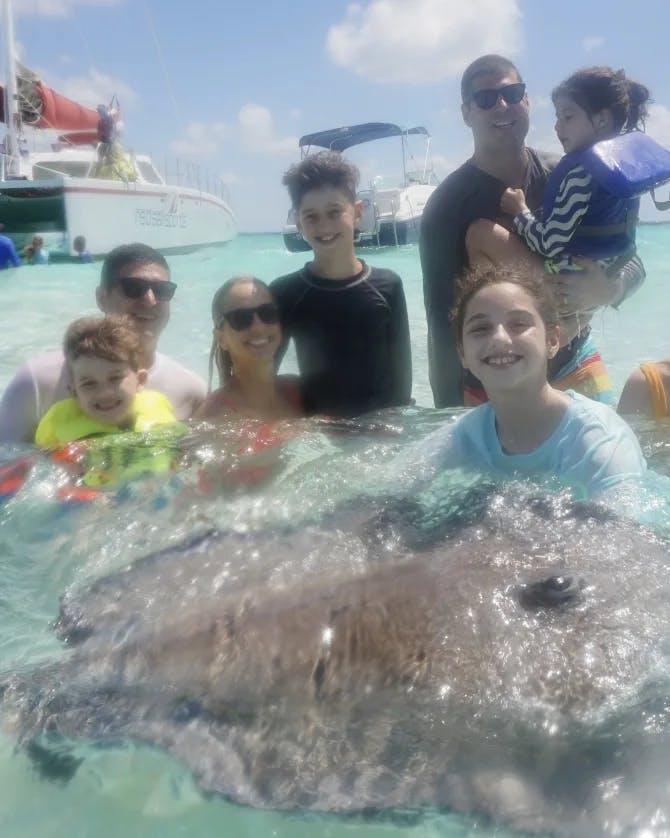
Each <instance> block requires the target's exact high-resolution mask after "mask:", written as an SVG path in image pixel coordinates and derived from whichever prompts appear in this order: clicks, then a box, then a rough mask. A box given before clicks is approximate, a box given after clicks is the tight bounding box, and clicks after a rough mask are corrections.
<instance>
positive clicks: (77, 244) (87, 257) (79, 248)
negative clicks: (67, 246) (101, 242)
mask: <svg viewBox="0 0 670 838" xmlns="http://www.w3.org/2000/svg"><path fill="white" fill-rule="evenodd" d="M72 249H73V250H74V252H75V253H76V254H77V261H78V262H82V263H86V264H88V263H90V262H92V261H93V256H92V254H91V252H90V250H87V249H86V238H85V237H84V236H75V237H74V241H73V242H72Z"/></svg>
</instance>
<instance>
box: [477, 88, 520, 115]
mask: <svg viewBox="0 0 670 838" xmlns="http://www.w3.org/2000/svg"><path fill="white" fill-rule="evenodd" d="M525 95H526V85H525V84H524V83H523V82H522V81H518V82H515V83H514V84H506V85H505V87H490V88H489V87H487V88H486V89H485V90H473V91H472V96H470V101H471V102H474V103H475V105H477V107H478V108H481V109H482V110H483V111H490V110H491V108H492V107H494V105H496V104H497V103H498V97H499V96H502V97H503V99H504V100H505V101H506V102H507V104H508V105H518V104H519V102H520V101H521V100H522V99H523V97H524V96H525Z"/></svg>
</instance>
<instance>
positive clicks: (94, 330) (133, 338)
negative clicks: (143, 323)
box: [63, 314, 141, 372]
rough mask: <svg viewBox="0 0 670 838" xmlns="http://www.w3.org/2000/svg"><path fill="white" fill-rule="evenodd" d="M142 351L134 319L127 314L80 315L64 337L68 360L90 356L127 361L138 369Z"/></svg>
mask: <svg viewBox="0 0 670 838" xmlns="http://www.w3.org/2000/svg"><path fill="white" fill-rule="evenodd" d="M140 351H141V344H140V339H139V336H138V334H137V332H136V330H135V329H133V326H132V324H131V322H130V319H129V318H128V317H127V316H125V315H123V314H108V315H107V316H106V317H80V318H79V319H78V320H75V321H74V322H73V323H70V325H69V327H68V330H67V332H66V333H65V337H64V339H63V354H64V355H65V360H66V361H67V363H68V364H71V363H72V362H73V361H76V360H77V358H81V357H82V356H86V357H91V358H103V359H104V360H105V361H112V362H113V363H117V364H127V365H128V366H129V367H130V369H132V370H133V371H135V372H137V370H138V369H139V368H140Z"/></svg>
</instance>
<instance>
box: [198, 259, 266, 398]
mask: <svg viewBox="0 0 670 838" xmlns="http://www.w3.org/2000/svg"><path fill="white" fill-rule="evenodd" d="M238 282H248V283H249V284H250V285H253V286H254V288H262V289H264V290H265V291H267V292H268V294H269V295H270V296H271V297H272V299H274V294H273V293H272V291H271V290H270V288H269V286H268V285H266V284H265V283H264V282H263V280H262V279H258V278H257V277H255V276H247V275H240V276H234V277H232V278H231V279H229V280H228V281H227V282H224V283H223V285H222V286H221V287H220V288H219V290H218V291H217V292H216V293H215V294H214V297H213V298H212V322H213V323H214V328H215V329H222V328H223V314H224V307H225V305H226V298H227V297H228V294H229V293H230V291H231V289H232V288H233V287H234V286H235V285H237V283H238ZM215 366H216V368H217V370H218V371H219V386H220V387H222V386H223V385H224V384H226V383H227V382H229V381H230V379H231V378H232V377H233V362H232V360H231V358H230V354H229V353H228V352H226V350H225V349H222V348H221V344H220V343H219V340H218V338H217V336H216V335H213V337H212V348H211V349H210V351H209V383H208V390H209V391H210V392H211V390H212V378H213V376H214V367H215Z"/></svg>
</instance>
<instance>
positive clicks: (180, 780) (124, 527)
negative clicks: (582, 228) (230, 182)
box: [0, 225, 670, 838]
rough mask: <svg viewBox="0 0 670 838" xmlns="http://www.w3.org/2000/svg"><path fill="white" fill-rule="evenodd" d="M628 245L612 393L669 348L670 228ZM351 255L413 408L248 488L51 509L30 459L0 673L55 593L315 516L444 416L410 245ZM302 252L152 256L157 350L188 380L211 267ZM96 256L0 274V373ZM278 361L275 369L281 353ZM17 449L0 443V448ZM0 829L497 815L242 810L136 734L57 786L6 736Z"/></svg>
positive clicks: (12, 532)
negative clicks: (169, 550) (171, 549)
mask: <svg viewBox="0 0 670 838" xmlns="http://www.w3.org/2000/svg"><path fill="white" fill-rule="evenodd" d="M638 243H639V249H640V252H641V255H642V258H643V260H644V263H645V266H646V268H647V280H646V283H645V284H644V286H643V287H642V288H641V290H640V291H639V292H638V294H637V295H635V296H634V297H633V298H632V299H630V300H629V301H627V302H626V303H625V304H624V305H623V306H622V307H621V310H620V311H607V312H605V313H603V314H602V315H598V317H597V318H596V319H595V321H594V324H593V329H594V336H595V340H596V342H597V345H598V347H599V348H600V350H601V352H602V354H603V357H604V358H605V360H606V362H607V364H608V367H609V370H610V374H611V377H612V380H613V384H614V388H615V391H616V392H617V394H618V393H619V392H620V390H621V387H622V386H623V383H624V381H625V379H626V376H627V375H628V374H629V373H630V372H631V371H632V369H633V368H634V367H635V366H636V365H637V364H638V363H639V362H640V361H642V360H644V359H651V358H662V357H666V356H668V355H670V334H669V331H668V323H669V322H670V294H668V292H667V289H666V282H667V281H668V280H669V279H670V268H669V267H668V265H669V264H670V225H656V226H643V227H641V228H640V230H639V233H638ZM364 258H366V259H368V260H369V261H370V262H371V263H373V264H375V265H378V266H380V267H387V268H391V269H393V270H395V271H397V272H398V273H399V274H400V275H401V276H402V278H403V280H404V285H405V292H406V296H407V302H408V310H409V316H410V329H411V335H412V350H413V365H414V391H413V394H414V397H415V400H416V407H415V408H412V409H409V410H407V411H404V412H398V413H393V414H391V415H390V416H388V417H385V418H384V419H383V420H381V429H382V433H379V434H375V433H371V434H368V435H365V434H364V435H362V436H360V435H352V438H351V440H347V439H342V438H340V439H339V440H337V441H336V442H333V439H332V438H331V437H329V435H328V434H327V433H322V432H320V430H319V429H318V428H316V429H311V430H309V431H307V432H306V433H305V434H304V435H303V437H302V438H301V439H300V440H297V441H296V442H295V443H292V444H291V445H290V446H287V449H286V451H284V452H283V454H282V457H283V460H282V469H281V473H280V475H279V477H278V479H277V480H275V481H273V482H272V483H271V484H270V485H269V486H268V487H267V488H265V489H263V490H261V491H254V492H243V491H242V492H237V493H235V494H233V495H230V496H217V497H212V498H202V497H190V496H188V495H186V496H184V495H183V494H180V493H179V492H178V491H176V490H174V488H173V487H172V486H170V485H167V484H166V485H160V486H152V487H146V486H145V487H143V488H142V489H141V490H139V489H138V491H137V493H136V494H135V496H134V497H133V499H132V502H130V503H128V502H126V503H110V504H108V505H104V504H94V505H91V506H82V507H81V508H70V507H63V506H62V504H59V503H58V502H56V501H55V500H54V489H55V486H56V484H57V483H58V480H59V477H58V474H57V473H56V472H55V470H54V468H53V467H52V466H51V465H50V464H49V463H48V462H47V461H42V460H40V461H37V462H36V463H35V466H34V468H33V471H32V473H31V475H30V477H29V478H28V481H27V483H26V485H25V487H24V488H23V489H22V491H21V492H20V493H19V495H17V496H16V497H15V498H13V499H12V500H10V501H9V502H7V503H5V504H4V505H2V506H0V671H7V670H11V669H13V668H15V667H17V666H27V665H30V664H31V663H34V662H36V661H39V660H43V659H45V658H49V657H51V656H57V655H58V654H61V650H60V644H59V642H58V641H57V640H56V639H55V637H54V636H53V633H52V630H51V624H52V622H53V620H54V618H55V616H56V614H57V611H58V601H59V596H60V595H61V594H62V592H63V591H65V590H67V589H70V588H72V587H76V586H78V585H81V584H83V583H85V582H86V581H87V580H90V579H93V578H96V577H97V576H100V575H102V574H104V573H107V572H109V571H111V570H113V569H115V568H119V567H123V566H125V565H126V564H128V563H129V562H130V561H132V560H133V559H134V558H136V557H139V556H142V555H144V554H146V553H148V552H151V551H152V550H156V549H159V548H162V547H165V546H169V545H171V544H175V543H177V542H179V541H180V540H181V539H182V538H184V537H185V536H187V535H189V534H193V533H197V532H201V531H202V530H204V529H207V528H208V527H211V526H222V527H223V526H225V527H245V528H250V527H251V528H259V529H263V528H265V527H267V526H269V525H271V524H272V523H275V522H277V521H285V520H291V519H295V517H296V516H297V515H305V514H310V513H311V514H313V515H315V516H318V515H319V514H320V512H322V511H323V510H328V509H330V508H332V506H333V505H334V504H336V503H337V502H338V501H340V500H342V499H343V498H346V497H353V496H355V495H356V494H357V493H358V492H360V491H362V490H365V489H366V488H371V487H375V486H376V485H378V484H379V483H380V482H381V481H383V475H384V464H385V463H386V462H387V461H388V459H389V458H390V457H391V456H393V454H395V453H397V452H399V451H400V450H401V449H402V447H403V446H404V445H406V443H407V441H408V440H412V439H416V438H419V437H420V436H422V435H423V434H425V433H426V432H428V431H429V430H431V429H432V428H434V427H436V425H438V424H440V423H442V422H444V421H449V420H450V418H451V416H452V414H451V413H450V412H448V411H436V410H434V409H433V408H432V399H431V395H430V387H429V384H428V371H427V362H426V325H425V319H424V311H423V300H422V290H421V272H420V266H419V258H418V250H417V248H416V247H415V246H408V247H404V248H400V249H397V250H394V249H390V248H388V249H379V250H376V251H375V250H372V251H367V252H366V253H365V254H364ZM304 260H305V255H304V254H289V253H287V252H286V251H285V250H284V248H283V246H282V242H281V237H280V236H278V235H242V236H239V237H238V239H237V240H236V241H234V242H232V243H231V244H229V245H227V246H225V247H222V248H211V249H206V250H202V251H199V252H197V253H193V254H188V255H176V256H172V257H170V259H169V261H170V264H171V267H172V272H173V278H174V280H175V281H176V282H177V283H178V285H179V289H178V292H177V295H176V297H175V299H174V301H173V304H172V317H171V321H170V324H169V326H168V328H167V330H166V332H165V334H164V336H163V338H162V340H161V349H162V350H163V351H164V352H166V353H167V354H170V355H172V356H174V357H175V358H177V359H179V360H181V361H182V362H183V363H185V364H186V365H187V366H189V367H190V368H192V369H194V370H196V371H198V372H199V373H201V374H202V375H203V376H206V371H207V359H208V353H209V347H210V337H211V321H210V315H209V306H210V301H211V298H212V296H213V294H214V291H215V290H216V289H217V288H218V287H219V285H221V284H222V283H223V282H224V281H225V280H227V279H228V278H229V277H231V276H233V275H235V274H239V273H250V274H254V275H256V276H259V277H261V278H263V279H265V280H271V279H272V278H274V277H275V276H278V275H280V274H283V273H287V272H289V271H291V270H294V269H295V268H297V267H299V266H300V265H301V264H302V263H303V261H304ZM98 276H99V264H98V265H96V264H94V265H53V266H46V267H29V268H22V269H19V270H16V271H13V272H6V273H2V274H0V300H2V305H0V387H2V386H4V385H5V384H6V382H7V381H8V380H9V378H10V377H11V375H12V373H13V371H14V370H15V368H16V367H17V366H18V365H19V364H20V363H21V362H22V361H23V360H25V359H26V358H27V357H29V356H31V355H33V354H35V353H37V352H40V351H42V350H44V349H48V348H52V347H55V346H57V345H59V343H60V340H61V338H62V334H63V332H64V329H65V327H66V325H67V324H68V323H69V322H70V321H71V320H72V319H74V318H75V317H77V316H80V315H81V314H83V313H87V312H93V311H95V307H94V292H95V287H96V285H97V282H98ZM286 369H287V370H288V371H293V370H294V369H295V367H294V360H293V359H292V357H291V356H290V355H289V356H288V358H287V362H286ZM666 427H667V426H666V425H665V424H663V423H660V424H656V423H650V422H639V423H636V429H637V430H638V432H639V434H640V437H641V439H642V442H643V446H644V448H645V451H646V453H647V454H648V456H649V458H650V462H651V463H652V465H653V466H654V467H655V468H656V469H657V470H658V471H659V472H661V473H663V474H666V475H667V474H670V454H669V450H668V449H669V447H670V433H668V432H667V431H666ZM24 453H26V450H25V449H24V448H22V447H13V446H6V447H5V448H4V449H0V462H6V461H9V460H11V459H12V458H14V457H16V456H17V455H20V454H24ZM658 485H659V487H660V488H659V489H658V492H659V495H658V513H657V518H658V521H657V522H658V525H659V528H660V529H662V530H663V531H666V532H670V524H669V523H668V520H667V519H666V516H667V514H668V513H667V511H666V509H667V507H668V506H670V503H669V502H670V491H668V490H667V489H666V488H664V487H665V486H667V485H668V484H666V483H664V482H663V481H660V482H659V484H658ZM0 788H2V794H0V835H2V838H19V836H21V838H24V836H40V838H48V837H49V836H54V837H55V836H59V837H60V836H68V838H69V836H77V837H78V838H79V837H81V838H83V836H94V835H95V836H100V838H107V837H108V836H109V838H111V836H117V835H124V836H127V838H131V836H161V838H164V837H165V838H172V836H181V835H198V836H200V835H203V836H205V835H225V836H226V838H238V837H239V838H241V836H278V837H279V838H282V837H283V836H286V838H288V836H291V838H294V837H295V838H300V836H305V837H306V836H316V837H317V838H345V836H350V835H362V836H365V838H381V836H384V837H385V838H392V837H395V836H397V838H401V837H402V838H410V836H412V838H432V836H438V835H439V836H464V835H466V836H467V835H474V834H477V835H480V836H482V835H483V836H493V835H495V836H504V835H507V834H508V833H507V832H506V831H505V830H504V829H503V828H501V827H499V826H491V825H486V824H484V823H482V822H481V821H480V820H477V819H475V818H463V817H461V816H457V815H454V814H450V813H444V812H441V813H431V812H426V813H423V814H419V815H416V816H414V815H412V816H407V815H400V814H398V815H384V816H380V817H379V818H366V819H365V820H364V821H363V820H360V819H353V820H352V819H350V818H338V817H334V816H325V815H323V816H320V815H313V814H310V815H295V814H293V815H287V814H280V813H275V812H267V811H255V810H250V809H247V808H244V807H240V806H236V805H233V804H231V803H229V802H227V801H225V800H223V799H220V798H216V797H214V798H211V797H203V796H202V795H201V794H200V792H199V791H198V789H197V787H196V785H195V783H194V782H193V780H192V778H191V776H190V775H189V773H188V771H187V770H186V769H185V768H184V767H183V766H182V765H181V764H179V763H178V762H177V761H175V760H173V759H171V758H170V757H168V756H166V755H165V754H164V753H162V752H160V751H158V750H155V749H152V748H149V747H146V746H141V745H137V744H127V745H123V746H119V747H117V748H105V749H97V750H95V749H89V750H88V751H87V752H86V758H85V760H84V762H83V764H82V766H81V767H80V769H79V770H78V771H77V773H76V775H75V777H74V778H73V779H72V780H71V781H70V782H68V783H67V784H61V783H57V782H46V781H44V780H43V779H41V778H40V777H38V776H37V774H36V772H35V771H34V769H33V767H32V765H31V763H30V762H29V760H28V759H27V757H26V756H25V754H23V753H22V752H16V751H15V748H14V743H13V742H12V740H11V739H10V738H9V737H8V736H6V735H4V734H0Z"/></svg>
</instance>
